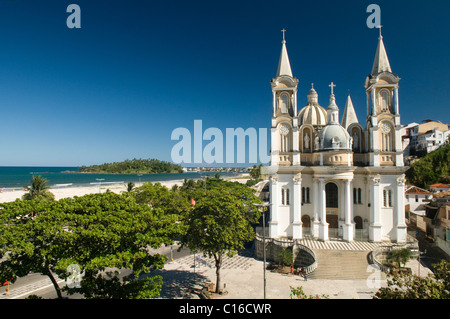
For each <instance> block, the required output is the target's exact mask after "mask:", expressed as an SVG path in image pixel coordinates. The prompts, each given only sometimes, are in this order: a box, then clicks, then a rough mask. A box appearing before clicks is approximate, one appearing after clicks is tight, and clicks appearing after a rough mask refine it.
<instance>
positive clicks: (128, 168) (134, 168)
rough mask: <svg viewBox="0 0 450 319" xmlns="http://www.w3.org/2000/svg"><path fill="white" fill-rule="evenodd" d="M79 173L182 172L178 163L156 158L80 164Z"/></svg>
mask: <svg viewBox="0 0 450 319" xmlns="http://www.w3.org/2000/svg"><path fill="white" fill-rule="evenodd" d="M79 172H80V173H99V174H163V173H183V168H182V167H181V166H180V165H177V164H173V163H170V162H165V161H160V160H157V159H136V158H134V159H132V160H129V159H126V160H125V161H122V162H113V163H104V164H100V165H92V166H82V167H80V169H79Z"/></svg>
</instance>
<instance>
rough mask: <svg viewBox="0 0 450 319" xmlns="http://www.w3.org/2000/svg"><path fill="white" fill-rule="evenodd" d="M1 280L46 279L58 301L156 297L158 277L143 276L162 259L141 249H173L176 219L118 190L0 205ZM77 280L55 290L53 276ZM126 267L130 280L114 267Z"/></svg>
mask: <svg viewBox="0 0 450 319" xmlns="http://www.w3.org/2000/svg"><path fill="white" fill-rule="evenodd" d="M0 211H1V216H0V259H1V258H2V257H6V258H4V259H3V260H2V262H0V282H4V281H6V280H9V281H10V282H12V283H14V282H15V280H16V279H17V278H18V277H23V276H27V275H28V274H30V273H40V274H42V275H45V276H48V277H49V278H50V280H51V282H52V283H53V286H54V288H55V291H56V293H57V296H58V298H62V291H67V293H68V294H69V295H70V294H74V293H79V294H82V295H84V297H85V298H88V299H90V298H102V299H105V298H108V299H109V298H114V299H115V298H120V299H122V298H125V299H141V298H151V297H156V296H159V294H160V290H161V287H162V278H161V277H159V276H145V277H143V278H140V274H143V273H150V270H151V269H152V268H154V269H160V268H162V267H163V266H164V263H165V261H166V259H167V257H165V256H163V255H160V254H149V253H148V251H147V248H148V247H152V248H155V249H157V248H159V247H161V245H163V244H165V245H171V244H173V238H175V237H176V236H178V235H179V234H180V233H181V228H182V225H181V224H180V223H177V221H178V220H179V216H177V215H172V214H167V213H165V212H164V211H163V210H162V209H160V208H151V207H149V206H147V205H140V204H138V203H136V200H135V198H134V197H133V196H130V194H129V193H127V192H124V193H123V194H121V195H119V194H115V193H112V192H106V193H99V194H90V195H85V196H82V197H75V198H65V199H61V200H59V201H46V200H41V199H33V200H30V201H21V200H17V201H14V202H10V203H3V204H0ZM74 268H75V269H78V270H79V274H82V280H80V281H79V282H73V283H72V285H70V284H68V285H67V286H65V287H64V288H61V287H60V286H59V285H58V283H57V281H56V276H55V275H57V276H58V277H59V278H62V279H66V280H67V279H71V276H73V273H71V272H70V270H73V269H74ZM122 268H127V269H132V270H133V274H134V279H133V278H128V277H124V278H120V276H119V272H118V270H120V269H122Z"/></svg>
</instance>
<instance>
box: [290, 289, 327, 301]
mask: <svg viewBox="0 0 450 319" xmlns="http://www.w3.org/2000/svg"><path fill="white" fill-rule="evenodd" d="M290 288H291V299H292V297H294V296H295V297H297V298H298V299H321V298H323V299H328V295H321V296H319V295H307V294H306V293H305V292H304V291H303V287H302V286H300V287H297V288H294V287H292V286H290Z"/></svg>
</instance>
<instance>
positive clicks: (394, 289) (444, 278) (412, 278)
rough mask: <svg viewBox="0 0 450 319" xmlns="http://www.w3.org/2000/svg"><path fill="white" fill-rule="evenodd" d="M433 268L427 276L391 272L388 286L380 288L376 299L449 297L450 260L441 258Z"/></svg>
mask: <svg viewBox="0 0 450 319" xmlns="http://www.w3.org/2000/svg"><path fill="white" fill-rule="evenodd" d="M433 268H434V272H433V273H431V274H429V275H427V277H425V278H423V277H419V276H416V275H411V274H408V273H407V272H400V271H397V272H393V273H391V274H389V275H388V280H387V286H386V287H382V288H380V289H379V290H378V291H377V292H376V293H375V296H374V299H449V298H450V262H449V261H446V260H441V262H439V263H436V264H433Z"/></svg>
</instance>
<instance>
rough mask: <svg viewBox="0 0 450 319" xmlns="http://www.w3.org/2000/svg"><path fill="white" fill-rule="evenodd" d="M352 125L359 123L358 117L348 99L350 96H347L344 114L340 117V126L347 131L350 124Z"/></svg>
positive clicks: (350, 100)
mask: <svg viewBox="0 0 450 319" xmlns="http://www.w3.org/2000/svg"><path fill="white" fill-rule="evenodd" d="M353 123H359V122H358V117H357V116H356V112H355V108H354V107H353V102H352V99H351V97H350V94H348V97H347V102H346V103H345V110H344V114H343V115H342V122H341V126H343V127H344V128H345V129H348V127H349V126H350V124H353Z"/></svg>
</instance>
